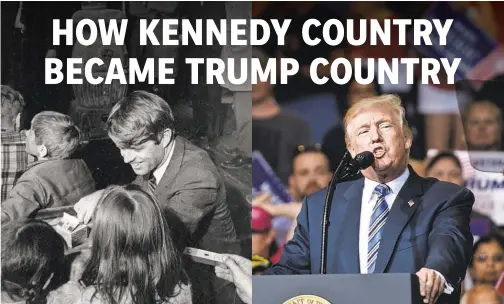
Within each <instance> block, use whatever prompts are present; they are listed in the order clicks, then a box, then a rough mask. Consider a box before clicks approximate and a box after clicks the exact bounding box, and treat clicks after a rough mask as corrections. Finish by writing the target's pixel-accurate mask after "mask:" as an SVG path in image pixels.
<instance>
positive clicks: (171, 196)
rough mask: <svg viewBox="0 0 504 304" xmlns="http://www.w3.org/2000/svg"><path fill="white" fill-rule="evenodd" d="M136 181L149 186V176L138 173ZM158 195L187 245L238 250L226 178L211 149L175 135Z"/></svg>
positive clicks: (227, 250) (231, 251)
mask: <svg viewBox="0 0 504 304" xmlns="http://www.w3.org/2000/svg"><path fill="white" fill-rule="evenodd" d="M135 183H138V184H140V185H143V186H147V183H148V176H147V175H145V176H137V180H136V181H135ZM146 188H147V187H146ZM156 198H157V200H158V202H159V204H160V205H161V208H162V209H163V212H164V214H165V216H166V217H167V220H168V222H169V224H170V226H171V227H172V230H179V231H175V233H176V235H177V236H178V237H179V238H182V240H180V239H179V241H182V242H184V244H183V246H194V247H197V248H201V249H205V250H210V251H216V252H220V253H226V252H227V253H238V252H237V248H238V250H239V244H238V241H237V238H236V231H235V227H234V224H233V221H232V219H231V213H230V211H229V208H228V204H227V201H226V189H225V185H224V181H223V179H222V177H221V175H220V174H219V172H218V170H217V168H216V167H215V165H214V163H213V162H212V160H211V159H210V157H209V156H208V153H206V152H205V151H204V150H202V149H200V148H198V147H196V146H195V145H193V144H192V143H191V142H189V141H188V140H186V139H184V138H183V137H180V136H177V137H176V139H175V148H174V150H173V155H172V158H171V160H170V163H169V164H168V167H167V168H166V171H165V173H164V175H163V177H162V178H161V181H159V183H158V185H157V187H156ZM174 216H175V217H174ZM177 222H178V223H179V224H182V223H183V224H184V225H182V226H180V225H177ZM180 222H181V223H180ZM182 230H184V231H182ZM186 236H190V238H189V239H187V238H186ZM237 244H238V247H236V246H237Z"/></svg>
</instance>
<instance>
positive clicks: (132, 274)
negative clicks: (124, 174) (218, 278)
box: [79, 185, 191, 304]
mask: <svg viewBox="0 0 504 304" xmlns="http://www.w3.org/2000/svg"><path fill="white" fill-rule="evenodd" d="M93 219H94V222H93V227H92V231H91V242H92V250H91V257H90V260H89V262H88V264H87V266H86V269H85V270H84V273H83V276H82V282H83V283H84V284H85V285H86V286H87V289H86V290H85V291H84V293H83V295H82V297H81V300H80V302H79V303H92V304H97V303H107V304H116V303H117V304H119V303H128V304H129V303H134V304H152V303H191V291H190V288H189V286H188V279H187V276H186V274H185V272H184V270H183V267H182V256H181V255H182V253H181V252H180V250H178V249H177V248H176V246H175V245H174V242H173V240H172V238H171V236H170V230H169V226H168V224H167V222H166V220H165V218H164V217H163V214H162V212H161V209H160V207H159V205H158V203H157V202H156V200H155V198H154V197H153V196H152V195H150V194H149V193H147V192H145V191H143V190H142V189H141V188H140V187H139V186H136V185H127V186H111V187H109V188H107V189H106V190H105V192H104V193H103V195H102V197H101V198H100V201H99V202H98V206H97V209H96V210H95V215H94V216H93ZM184 283H185V284H184Z"/></svg>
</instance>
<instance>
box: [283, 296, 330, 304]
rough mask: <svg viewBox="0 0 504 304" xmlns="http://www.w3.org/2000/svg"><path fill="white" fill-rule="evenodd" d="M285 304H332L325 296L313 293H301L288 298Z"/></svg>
mask: <svg viewBox="0 0 504 304" xmlns="http://www.w3.org/2000/svg"><path fill="white" fill-rule="evenodd" d="M283 304H331V302H329V301H327V300H326V299H324V298H321V297H317V296H313V295H300V296H297V297H294V298H292V299H288V300H287V301H285V302H283Z"/></svg>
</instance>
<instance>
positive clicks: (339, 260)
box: [264, 167, 474, 303]
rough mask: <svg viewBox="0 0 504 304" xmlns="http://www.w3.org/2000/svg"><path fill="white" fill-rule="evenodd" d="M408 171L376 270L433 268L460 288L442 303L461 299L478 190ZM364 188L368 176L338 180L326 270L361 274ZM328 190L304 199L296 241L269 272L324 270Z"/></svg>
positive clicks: (439, 301)
mask: <svg viewBox="0 0 504 304" xmlns="http://www.w3.org/2000/svg"><path fill="white" fill-rule="evenodd" d="M409 170H410V176H409V177H408V179H407V181H406V183H405V184H404V186H403V187H402V189H401V190H400V192H399V194H398V196H397V198H396V200H395V201H394V204H393V205H392V209H391V210H390V214H389V216H388V219H387V222H386V224H385V226H384V231H383V234H382V238H381V242H380V247H379V251H378V258H377V261H376V268H375V273H416V272H417V271H418V270H420V268H422V267H427V268H430V269H434V270H436V271H438V272H440V273H441V274H442V275H443V276H444V277H445V278H446V280H447V281H448V282H449V283H450V284H452V286H453V287H454V288H455V290H454V291H453V293H452V294H451V295H450V296H448V295H445V294H443V295H442V296H441V297H440V298H439V300H438V303H458V302H459V298H460V289H459V287H460V283H461V281H462V280H463V279H464V277H465V274H466V269H467V266H468V264H469V260H470V258H471V255H472V243H473V237H472V235H471V232H470V228H469V217H470V215H471V210H472V205H473V203H474V195H473V194H472V192H471V191H469V190H468V189H466V188H461V187H459V186H457V185H455V184H451V183H446V182H441V181H438V180H437V179H432V178H428V179H426V178H422V177H420V176H418V175H417V174H416V173H415V172H414V171H413V169H412V168H411V167H410V168H409ZM363 188H364V179H363V178H362V179H359V180H355V181H349V182H345V183H341V184H338V185H336V189H335V193H334V196H333V203H332V206H331V214H330V226H329V232H328V239H327V240H328V242H327V259H326V261H327V273H333V274H335V273H341V274H343V273H360V266H359V222H360V212H361V201H362V191H363ZM326 193H327V188H326V189H324V190H321V191H319V192H317V193H315V194H313V195H312V196H310V197H308V198H306V199H305V201H304V202H303V208H302V210H301V212H300V214H299V217H298V220H297V222H298V223H297V228H296V231H295V233H294V236H293V238H292V240H291V241H289V242H288V243H287V244H286V246H285V248H284V250H283V254H282V257H281V259H280V261H279V263H278V264H276V265H274V266H273V267H272V268H270V269H268V270H267V271H266V272H265V273H264V274H269V275H271V274H318V273H320V255H321V244H322V217H323V213H324V202H325V197H326ZM410 201H412V202H413V204H411V203H408V202H410ZM410 205H411V206H410ZM384 292H393V291H392V290H390V291H384Z"/></svg>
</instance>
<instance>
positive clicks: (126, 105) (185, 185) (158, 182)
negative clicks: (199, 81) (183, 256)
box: [75, 91, 240, 303]
mask: <svg viewBox="0 0 504 304" xmlns="http://www.w3.org/2000/svg"><path fill="white" fill-rule="evenodd" d="M107 127H108V134H109V137H110V138H111V139H112V141H113V142H114V143H115V145H116V146H117V147H118V148H119V150H120V151H121V155H122V157H123V159H124V162H125V163H128V164H130V165H131V167H132V169H133V171H135V173H136V174H137V178H136V180H135V183H138V184H140V185H143V186H144V187H145V189H147V190H148V191H151V192H152V193H153V194H154V195H155V197H156V199H157V201H158V202H159V204H160V206H161V208H162V210H163V212H164V214H165V217H166V218H167V221H168V223H169V224H170V226H171V228H172V232H173V233H174V238H175V239H176V241H177V242H178V243H179V244H180V246H181V247H182V248H183V247H185V246H191V247H197V248H201V249H204V250H209V251H214V252H219V253H238V252H239V248H240V246H239V243H238V241H237V238H236V231H235V227H234V223H233V221H232V219H231V213H230V210H229V207H228V204H227V201H226V190H225V185H224V181H223V179H222V177H221V176H220V174H219V172H218V171H217V168H216V166H215V165H214V163H213V162H212V160H211V159H210V157H209V156H208V154H207V153H206V152H205V151H204V150H202V149H200V148H198V147H196V146H195V145H193V144H192V143H191V142H189V141H188V140H186V139H184V138H183V137H181V136H178V135H177V134H176V133H175V130H174V118H173V113H172V110H171V108H170V106H169V105H168V103H167V102H166V101H164V100H163V99H162V98H161V97H159V96H157V95H154V94H151V93H148V92H145V91H135V92H133V93H131V94H130V95H128V96H127V97H125V98H123V99H122V100H120V101H119V102H118V103H117V104H116V105H115V106H114V108H113V109H112V111H111V113H110V115H109V118H108V121H107ZM99 196H100V193H95V194H93V195H91V196H90V197H85V198H83V199H82V200H81V201H79V203H77V204H76V206H75V210H76V211H77V214H78V217H79V219H80V220H82V221H83V222H88V221H89V220H90V219H91V216H92V214H93V210H94V208H95V206H96V202H97V199H98V198H99ZM177 223H178V224H177ZM189 274H190V277H191V281H192V284H193V290H194V289H195V287H196V285H198V287H200V288H199V289H201V291H205V292H206V291H208V289H210V288H208V287H209V286H208V284H209V282H213V283H214V290H215V294H216V295H215V296H216V297H217V299H209V298H208V297H209V296H211V295H209V294H206V293H205V294H204V295H198V294H196V295H195V296H194V298H196V299H198V300H197V301H196V302H199V301H201V302H204V303H214V301H215V302H218V303H227V301H228V300H227V299H225V300H222V301H221V300H219V299H218V298H219V297H220V295H219V294H220V291H222V290H223V288H224V287H225V285H226V284H227V283H225V282H224V281H223V280H220V279H216V278H215V276H213V268H212V267H210V266H208V267H206V265H192V266H191V269H190V270H189ZM191 274H193V275H191ZM209 274H212V275H210V278H207V276H206V275H209ZM203 278H205V279H203ZM209 280H210V281H209ZM227 286H230V285H227ZM224 294H226V295H227V294H230V296H233V297H234V292H232V293H227V292H226V293H224Z"/></svg>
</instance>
